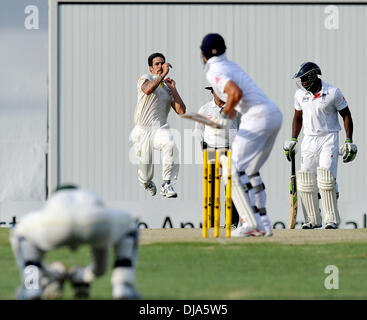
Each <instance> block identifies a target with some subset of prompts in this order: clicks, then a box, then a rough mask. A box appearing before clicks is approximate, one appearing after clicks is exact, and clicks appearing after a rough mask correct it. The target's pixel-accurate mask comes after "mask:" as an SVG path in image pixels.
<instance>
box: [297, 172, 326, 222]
mask: <svg viewBox="0 0 367 320" xmlns="http://www.w3.org/2000/svg"><path fill="white" fill-rule="evenodd" d="M297 190H298V194H299V195H300V198H301V201H302V209H303V215H304V217H305V223H312V224H313V225H317V226H318V225H321V223H322V218H321V215H320V209H319V199H318V197H317V184H316V177H315V175H314V174H313V173H312V172H309V171H298V172H297Z"/></svg>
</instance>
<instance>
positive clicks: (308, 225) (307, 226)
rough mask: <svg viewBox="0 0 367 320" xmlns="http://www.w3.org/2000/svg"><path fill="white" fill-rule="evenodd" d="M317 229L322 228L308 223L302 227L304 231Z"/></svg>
mask: <svg viewBox="0 0 367 320" xmlns="http://www.w3.org/2000/svg"><path fill="white" fill-rule="evenodd" d="M315 228H321V225H314V224H312V223H311V222H307V223H304V224H303V225H302V229H315Z"/></svg>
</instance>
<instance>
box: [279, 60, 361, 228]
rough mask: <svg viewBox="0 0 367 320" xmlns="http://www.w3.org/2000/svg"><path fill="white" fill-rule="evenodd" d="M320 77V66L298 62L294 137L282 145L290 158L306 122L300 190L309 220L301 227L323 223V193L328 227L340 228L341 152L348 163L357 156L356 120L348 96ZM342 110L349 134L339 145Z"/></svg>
mask: <svg viewBox="0 0 367 320" xmlns="http://www.w3.org/2000/svg"><path fill="white" fill-rule="evenodd" d="M319 76H321V69H320V68H319V66H318V65H317V64H316V63H313V62H305V63H303V64H302V65H300V67H299V70H298V71H297V72H296V73H295V75H294V76H293V78H294V79H298V78H299V79H300V80H298V81H297V86H298V88H299V89H298V90H297V91H296V93H295V96H294V101H295V104H294V108H295V112H294V117H293V122H292V139H291V140H289V141H286V142H285V143H284V151H285V155H286V157H287V159H288V160H289V161H290V155H291V153H292V152H295V147H296V144H297V141H298V136H299V134H300V132H301V129H302V126H303V128H304V130H303V133H304V137H303V140H302V144H301V170H299V171H298V172H297V190H298V194H299V195H300V198H301V203H302V211H303V214H304V218H305V222H304V224H303V225H302V228H303V229H313V228H320V227H321V226H322V217H321V214H320V207H319V195H318V191H319V192H320V197H321V204H322V212H323V216H324V221H323V222H324V227H325V229H336V228H337V227H338V224H339V223H340V216H339V211H338V206H337V199H338V196H339V193H338V185H337V183H336V178H337V169H338V155H339V154H342V155H343V162H350V161H352V160H353V159H354V158H355V157H356V155H357V146H356V145H355V144H353V140H352V139H353V120H352V115H351V112H350V110H349V107H348V103H347V101H346V99H345V98H344V96H343V94H342V92H341V91H340V89H339V88H336V87H334V86H333V85H331V84H329V83H326V82H325V81H323V80H321V78H319ZM338 114H340V115H341V117H342V118H343V121H344V128H345V134H346V140H345V144H344V145H342V146H341V147H340V148H339V131H340V130H341V127H340V124H339V120H338Z"/></svg>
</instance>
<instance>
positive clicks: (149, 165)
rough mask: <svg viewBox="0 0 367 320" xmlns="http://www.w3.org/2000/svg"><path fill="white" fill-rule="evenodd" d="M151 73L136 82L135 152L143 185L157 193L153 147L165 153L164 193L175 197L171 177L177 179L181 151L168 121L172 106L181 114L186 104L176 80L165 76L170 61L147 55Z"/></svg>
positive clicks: (133, 140) (163, 161)
mask: <svg viewBox="0 0 367 320" xmlns="http://www.w3.org/2000/svg"><path fill="white" fill-rule="evenodd" d="M148 65H149V70H150V74H144V75H142V76H141V77H140V78H139V80H138V84H137V91H138V102H137V105H136V109H135V116H134V120H135V127H134V128H133V130H132V132H131V134H130V141H131V142H132V143H133V145H134V149H135V154H136V155H137V157H138V159H139V169H138V179H139V181H140V183H141V184H142V185H143V186H144V188H145V189H146V190H147V191H148V192H149V193H150V194H151V195H152V196H154V195H156V193H157V188H156V186H155V184H154V182H153V181H152V179H153V175H154V165H153V149H156V150H159V151H161V152H162V166H163V168H162V178H163V184H162V187H161V195H162V196H165V197H167V198H176V197H177V193H176V192H175V190H174V189H173V187H172V183H171V182H172V180H176V179H177V175H178V170H179V164H178V150H177V147H176V144H175V141H174V138H173V135H172V133H171V132H170V130H169V125H168V122H167V117H168V113H169V112H170V110H171V108H173V109H174V110H175V112H176V113H177V114H179V115H181V114H184V113H185V112H186V106H185V104H184V102H183V101H182V99H181V97H180V95H179V93H178V91H177V89H176V82H175V81H174V80H173V79H171V78H166V76H167V74H168V72H169V69H170V68H172V66H171V64H170V63H168V62H166V59H165V57H164V55H163V54H161V53H153V54H151V55H150V56H149V58H148Z"/></svg>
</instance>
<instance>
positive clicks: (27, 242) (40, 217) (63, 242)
mask: <svg viewBox="0 0 367 320" xmlns="http://www.w3.org/2000/svg"><path fill="white" fill-rule="evenodd" d="M10 243H11V246H12V249H13V253H14V255H15V258H16V261H17V265H18V267H19V269H20V279H21V286H20V287H19V288H18V290H17V293H16V297H17V299H20V300H36V299H42V298H46V299H58V298H61V297H62V294H63V285H64V282H65V280H70V283H71V286H72V288H73V293H74V297H75V298H87V297H89V287H90V285H91V283H92V282H93V280H94V279H95V278H97V277H100V276H102V275H103V274H105V273H106V271H107V267H108V256H109V250H110V247H111V246H112V247H113V248H114V253H115V257H114V258H115V259H114V264H113V270H112V276H111V284H112V297H113V298H114V299H138V298H140V295H139V293H138V292H137V290H136V288H135V270H136V266H135V262H136V255H137V246H138V229H137V225H136V222H135V221H134V220H133V218H132V217H131V215H130V214H128V213H126V212H124V211H122V210H119V209H112V208H107V207H106V206H105V205H104V204H103V202H102V200H101V199H100V198H99V197H98V196H97V195H95V194H94V193H92V192H89V191H86V190H83V189H79V188H77V187H75V186H73V185H65V186H61V187H59V188H58V189H57V191H56V192H55V193H54V194H53V195H52V196H51V198H50V199H49V200H48V201H47V202H46V204H45V206H44V208H43V209H41V210H39V211H35V212H31V213H29V214H27V215H25V216H24V217H23V218H22V220H21V221H20V222H19V223H18V224H16V225H15V227H14V228H13V229H12V230H11V233H10ZM82 245H87V246H90V248H91V251H92V252H91V253H92V263H91V264H90V265H88V266H86V267H81V266H74V267H71V268H70V270H69V271H67V270H66V267H65V266H64V265H63V264H62V263H61V262H54V263H52V264H50V265H46V264H44V263H43V262H42V260H43V258H44V256H45V254H46V253H47V252H49V251H50V250H52V249H55V248H58V247H61V246H67V247H69V248H70V249H72V250H76V249H77V248H78V247H79V246H82Z"/></svg>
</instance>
